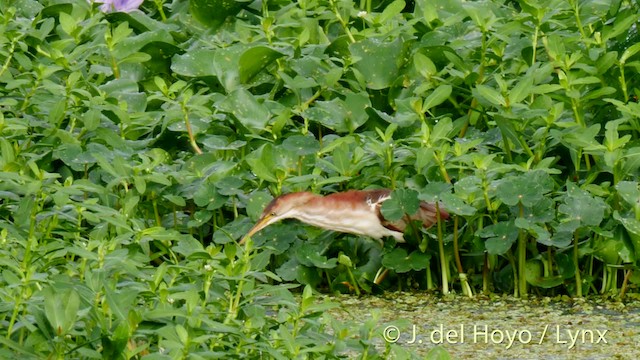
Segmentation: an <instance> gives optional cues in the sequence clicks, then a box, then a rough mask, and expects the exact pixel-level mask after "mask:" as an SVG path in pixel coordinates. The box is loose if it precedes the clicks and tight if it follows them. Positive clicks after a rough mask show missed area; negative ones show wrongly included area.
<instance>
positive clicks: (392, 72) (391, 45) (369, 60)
mask: <svg viewBox="0 0 640 360" xmlns="http://www.w3.org/2000/svg"><path fill="white" fill-rule="evenodd" d="M403 43H404V41H403V40H402V39H401V38H397V39H396V40H394V41H392V42H387V41H384V40H381V39H379V38H375V37H371V38H366V39H364V40H362V41H360V42H357V43H354V44H351V45H349V50H350V51H351V55H352V57H353V61H354V62H355V64H354V67H355V69H357V70H358V72H359V73H360V74H361V76H362V77H363V78H364V79H365V81H366V86H367V87H368V88H370V89H372V90H382V89H386V88H388V87H389V86H391V84H393V82H394V81H395V80H396V78H397V76H398V72H399V70H400V66H401V65H402V62H403V59H404V46H403Z"/></svg>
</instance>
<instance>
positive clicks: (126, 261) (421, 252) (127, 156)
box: [0, 0, 640, 358]
mask: <svg viewBox="0 0 640 360" xmlns="http://www.w3.org/2000/svg"><path fill="white" fill-rule="evenodd" d="M638 6H639V4H638V3H637V2H636V1H615V0H613V1H604V0H602V1H584V2H580V1H577V0H572V1H556V0H541V1H533V0H531V1H524V0H523V1H506V2H501V1H478V2H461V1H415V2H404V1H402V0H396V1H366V0H365V1H362V2H359V3H358V2H351V1H339V0H336V1H333V0H329V1H324V0H322V1H320V0H318V1H299V2H287V1H273V2H271V1H265V2H252V1H243V2H240V1H238V2H235V1H227V0H220V1H205V0H197V1H196V0H194V1H191V2H189V1H179V0H176V1H166V2H163V1H161V0H157V1H146V2H144V3H143V5H142V7H141V9H140V11H133V12H130V13H119V12H114V13H108V14H103V13H101V12H100V11H99V10H98V7H97V6H96V5H93V6H92V5H91V4H89V3H87V2H84V1H72V2H68V1H54V0H52V1H40V2H38V1H32V0H19V1H5V2H3V3H2V5H0V14H1V19H0V20H1V21H0V44H1V46H0V63H1V64H2V67H1V68H0V82H1V83H2V85H3V86H2V88H1V89H0V94H1V96H0V108H1V109H2V111H1V112H0V132H1V133H2V136H1V137H0V152H1V156H0V167H2V172H1V173H0V199H1V202H0V243H1V244H2V247H1V248H0V271H1V273H0V275H1V276H0V298H1V299H2V301H1V302H0V323H2V327H1V328H2V329H4V330H3V331H2V340H0V341H1V342H2V343H3V344H4V345H5V346H6V348H5V349H4V350H2V351H3V353H2V354H4V355H7V356H10V355H11V354H15V353H21V354H23V355H24V354H26V355H31V356H34V357H37V356H38V354H50V353H54V354H56V355H57V356H58V357H64V356H67V355H69V354H73V356H80V357H103V356H104V357H132V356H138V357H141V356H144V355H146V356H148V357H161V356H164V355H168V356H171V357H181V356H186V355H187V354H191V355H196V356H205V357H206V356H216V355H219V354H225V355H229V353H233V352H235V354H236V356H237V357H242V356H259V354H269V355H271V356H274V357H285V358H289V357H291V356H304V354H306V353H308V352H310V351H315V352H318V353H322V354H325V356H326V357H337V356H339V355H340V354H344V353H345V352H348V351H356V352H361V353H366V354H370V355H371V356H377V355H378V353H379V352H380V351H384V352H387V353H388V352H394V354H396V355H397V354H401V353H402V354H403V351H404V350H402V349H400V348H398V347H394V346H392V345H387V346H386V348H385V349H384V350H379V349H378V351H376V350H375V349H374V348H373V340H372V339H373V337H374V334H375V332H376V331H377V330H376V329H377V328H376V326H377V325H376V324H375V322H367V323H365V324H364V325H363V326H362V327H361V328H360V329H359V330H354V329H352V328H350V327H349V326H347V325H344V324H340V323H338V322H337V321H335V320H333V319H331V318H330V317H328V316H327V315H325V314H323V313H324V310H326V307H328V306H331V304H327V303H322V304H317V303H316V302H315V301H314V297H313V295H312V293H311V287H314V288H317V289H321V290H325V291H343V292H358V293H360V292H361V291H363V292H376V291H380V290H381V289H396V288H399V289H413V288H420V289H436V288H439V289H441V290H442V291H443V292H444V293H447V292H449V291H450V288H451V289H453V290H455V291H461V292H463V293H466V294H471V293H477V292H480V291H485V292H489V291H496V292H513V293H514V294H516V295H518V296H523V297H524V296H527V294H528V293H529V292H534V293H537V294H545V295H554V294H569V295H572V296H582V295H587V294H594V293H604V294H614V295H615V294H622V295H623V294H624V292H625V291H627V288H629V287H632V288H633V289H632V290H631V291H634V289H635V288H636V285H635V284H636V283H637V282H638V281H639V278H638V277H637V275H636V274H634V272H633V270H634V269H635V268H636V264H637V258H638V256H639V255H640V222H639V221H640V206H639V205H638V204H640V201H639V199H640V190H639V188H638V182H637V179H638V168H639V166H640V146H639V144H638V140H637V139H638V131H639V130H640V128H639V123H638V118H639V117H640V105H638V102H637V101H638V95H640V94H639V89H638V83H639V78H638V67H639V66H640V62H638V51H639V50H640V44H638V38H639V35H638V32H637V23H638V16H639V15H638ZM212 9H216V11H212ZM373 187H389V188H394V189H399V190H398V191H396V192H394V198H393V199H392V200H393V201H391V202H390V203H389V205H388V207H389V211H394V210H395V211H396V212H397V211H398V210H400V211H401V209H404V208H407V207H409V208H410V207H411V202H412V201H413V202H414V201H415V199H416V198H419V199H421V200H426V201H440V202H441V204H442V206H443V207H444V208H446V209H447V210H448V211H449V212H450V213H451V214H452V215H453V216H452V219H451V220H450V221H449V222H448V223H447V224H441V228H440V230H439V231H438V230H436V229H435V228H434V229H433V230H430V231H428V232H425V233H421V234H407V236H408V237H409V243H408V244H407V245H402V246H396V245H395V244H393V243H386V244H385V245H384V247H380V245H379V244H377V243H376V242H372V241H370V240H369V239H363V238H360V237H355V236H350V235H340V234H334V233H328V232H323V231H320V230H318V229H313V228H309V227H305V226H302V225H299V224H296V225H295V226H291V224H286V223H285V224H278V225H273V226H271V227H269V228H267V229H265V230H264V231H262V232H261V233H260V234H258V235H256V236H255V237H254V242H253V243H254V244H255V246H256V248H257V250H256V249H255V248H251V247H249V248H246V249H244V248H239V247H237V246H236V245H235V240H237V239H238V238H239V237H240V236H241V235H242V234H243V233H245V232H246V231H247V230H248V228H249V227H250V226H251V224H252V222H253V221H254V220H255V219H256V218H257V217H258V216H259V214H260V212H261V210H262V208H263V206H264V205H265V204H266V203H267V202H268V201H269V200H270V199H271V198H272V197H273V196H276V195H278V194H280V193H283V192H290V191H298V190H310V191H314V192H319V193H328V192H333V191H341V190H346V189H352V188H358V189H364V188H373ZM381 266H384V267H386V268H388V269H390V270H391V275H390V276H388V277H387V280H385V282H383V283H382V284H381V286H376V285H373V284H372V279H373V278H374V276H375V274H376V272H377V271H378V270H379V269H380V267H381ZM458 280H459V281H458ZM283 283H291V284H292V285H291V286H289V285H284V284H283ZM297 283H302V284H307V285H310V287H307V288H306V290H305V291H304V293H303V295H302V297H301V298H295V297H293V296H292V295H291V293H290V292H289V291H288V290H287V289H288V288H289V287H295V286H296V285H295V284H297ZM60 304H63V305H64V306H62V307H60ZM328 329H331V330H332V331H327V330H328ZM328 334H331V335H328ZM201 344H205V345H201ZM282 354H285V355H282ZM405 355H406V354H405ZM406 356H409V355H406Z"/></svg>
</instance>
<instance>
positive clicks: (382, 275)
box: [373, 268, 389, 285]
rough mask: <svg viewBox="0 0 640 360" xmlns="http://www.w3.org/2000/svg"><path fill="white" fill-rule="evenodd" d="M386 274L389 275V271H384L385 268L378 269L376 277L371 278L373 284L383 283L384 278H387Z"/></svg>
mask: <svg viewBox="0 0 640 360" xmlns="http://www.w3.org/2000/svg"><path fill="white" fill-rule="evenodd" d="M387 274H389V269H385V268H380V269H378V272H377V273H376V276H375V277H374V278H373V283H374V284H376V285H380V283H381V282H383V281H384V278H386V277H387Z"/></svg>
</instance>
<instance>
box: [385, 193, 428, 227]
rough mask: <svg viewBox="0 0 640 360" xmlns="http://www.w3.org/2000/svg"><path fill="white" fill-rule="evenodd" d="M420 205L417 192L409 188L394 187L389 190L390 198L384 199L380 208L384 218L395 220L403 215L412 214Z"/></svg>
mask: <svg viewBox="0 0 640 360" xmlns="http://www.w3.org/2000/svg"><path fill="white" fill-rule="evenodd" d="M419 207H420V200H419V199H418V192H417V191H415V190H411V189H396V190H393V191H392V192H391V198H390V199H388V200H386V201H384V202H383V203H382V206H381V208H380V212H381V213H382V216H384V218H385V219H386V220H389V221H396V220H400V219H402V218H403V217H404V216H405V215H413V214H415V213H416V212H417V211H418V208H419Z"/></svg>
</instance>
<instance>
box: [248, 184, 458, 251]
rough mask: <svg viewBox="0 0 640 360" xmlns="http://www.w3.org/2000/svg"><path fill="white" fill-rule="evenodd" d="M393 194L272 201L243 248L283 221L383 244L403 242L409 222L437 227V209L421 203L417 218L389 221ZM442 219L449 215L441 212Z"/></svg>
mask: <svg viewBox="0 0 640 360" xmlns="http://www.w3.org/2000/svg"><path fill="white" fill-rule="evenodd" d="M390 194H391V190H389V189H378V190H351V191H346V192H341V193H335V194H331V195H327V196H321V195H316V194H313V193H310V192H296V193H291V194H285V195H281V196H278V197H277V198H275V199H273V200H272V201H271V203H269V205H267V207H266V208H265V209H264V211H263V212H262V215H261V216H260V219H259V220H258V222H257V223H256V224H255V226H254V227H253V228H251V230H249V232H248V233H247V235H245V236H244V237H243V238H242V239H241V240H240V244H242V243H244V241H245V240H246V239H247V238H248V237H250V236H252V235H253V234H255V233H257V232H258V231H260V230H262V229H264V228H265V227H267V226H269V225H271V224H273V223H274V222H276V221H279V220H282V219H288V218H293V219H298V220H300V221H302V222H304V223H307V224H310V225H314V226H317V227H320V228H323V229H328V230H333V231H339V232H346V233H351V234H357V235H365V236H369V237H372V238H374V239H377V240H380V239H382V238H383V237H385V236H391V237H393V238H394V239H396V241H398V242H404V236H403V233H404V230H405V228H406V227H407V226H408V225H409V221H414V220H418V221H420V222H422V226H423V227H425V228H428V227H430V226H432V225H433V224H435V223H436V221H437V214H436V206H435V205H434V204H430V203H427V202H424V201H422V202H421V203H420V207H419V208H418V211H417V212H416V213H415V214H407V216H405V217H403V218H402V219H400V220H396V221H389V220H387V219H385V218H384V216H383V215H382V213H381V212H380V206H381V205H382V203H383V202H385V201H386V200H388V199H389V198H390V197H391V195H390ZM438 211H439V212H440V218H441V219H447V218H449V214H448V213H447V212H446V211H445V210H443V209H438Z"/></svg>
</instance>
